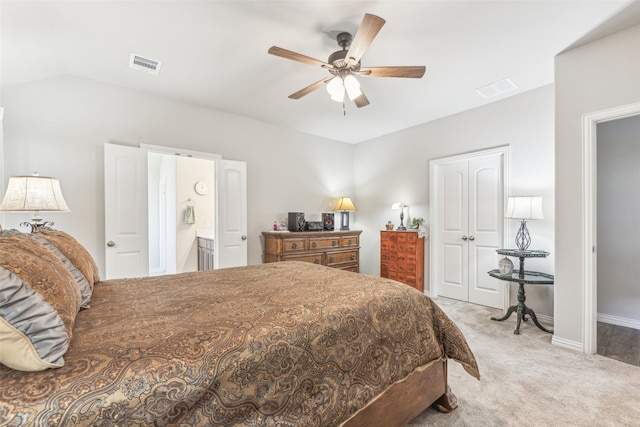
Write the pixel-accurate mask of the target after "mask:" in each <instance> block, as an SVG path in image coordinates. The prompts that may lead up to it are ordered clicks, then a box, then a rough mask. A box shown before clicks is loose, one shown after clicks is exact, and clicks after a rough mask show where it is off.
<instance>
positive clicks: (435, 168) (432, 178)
mask: <svg viewBox="0 0 640 427" xmlns="http://www.w3.org/2000/svg"><path fill="white" fill-rule="evenodd" d="M510 152H511V147H510V146H508V145H505V146H500V147H495V148H489V149H486V150H480V151H473V152H469V153H464V154H458V155H454V156H449V157H441V158H438V159H432V160H429V217H430V218H431V224H430V228H431V237H430V239H429V243H430V249H429V254H430V256H429V265H430V266H431V268H430V274H429V284H430V286H429V295H430V296H438V294H439V287H438V280H437V277H438V272H439V270H438V269H439V268H440V267H439V265H440V254H439V253H438V251H437V250H436V249H437V248H438V246H439V243H440V235H439V233H438V231H437V230H439V228H438V227H439V225H440V218H439V215H438V211H439V209H438V208H439V206H438V201H439V200H440V198H439V196H440V191H439V188H440V180H439V178H438V176H439V174H438V172H439V168H440V166H441V165H443V164H445V163H452V162H459V161H465V160H466V161H468V160H471V159H474V158H476V157H481V156H487V155H502V156H503V158H504V165H503V170H502V185H503V192H502V193H503V197H504V200H503V204H504V206H506V200H507V195H508V194H509V193H508V189H509V177H510V176H511V173H510V166H509V165H510V163H511V162H510ZM502 240H503V247H506V246H505V245H506V244H507V224H506V221H505V223H504V225H503V230H502ZM500 285H502V286H505V292H503V295H504V300H503V302H502V309H503V310H506V309H507V307H509V303H510V298H511V296H510V294H509V292H508V289H509V288H508V285H509V283H500Z"/></svg>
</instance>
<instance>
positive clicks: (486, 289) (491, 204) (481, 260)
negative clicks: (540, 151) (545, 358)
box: [467, 155, 505, 308]
mask: <svg viewBox="0 0 640 427" xmlns="http://www.w3.org/2000/svg"><path fill="white" fill-rule="evenodd" d="M502 163H503V156H501V155H500V156H498V155H494V156H486V157H481V158H478V159H474V160H470V161H469V229H468V233H469V234H468V236H469V237H468V240H467V241H468V243H469V302H472V303H475V304H481V305H486V306H489V307H494V308H502V307H503V301H504V289H505V283H504V282H502V281H501V280H498V279H496V278H493V277H491V276H489V275H488V274H487V272H488V271H490V270H493V269H494V268H496V265H497V262H496V261H497V259H498V256H497V254H496V249H500V247H501V246H502V230H503V221H504V213H503V212H504V211H503V200H504V195H503V188H504V186H503V182H502V171H503V166H502Z"/></svg>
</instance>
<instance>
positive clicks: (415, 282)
mask: <svg viewBox="0 0 640 427" xmlns="http://www.w3.org/2000/svg"><path fill="white" fill-rule="evenodd" d="M380 277H385V278H387V279H393V280H397V281H398V282H402V283H406V284H407V285H409V286H412V287H414V288H416V289H417V290H419V291H420V292H423V291H424V237H423V236H419V235H418V232H417V231H384V230H383V231H380Z"/></svg>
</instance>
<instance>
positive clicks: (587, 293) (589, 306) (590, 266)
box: [582, 103, 640, 354]
mask: <svg viewBox="0 0 640 427" xmlns="http://www.w3.org/2000/svg"><path fill="white" fill-rule="evenodd" d="M637 115H640V103H635V104H629V105H625V106H620V107H615V108H612V109H608V110H603V111H598V112H594V113H591V114H586V115H585V116H583V119H582V141H583V147H584V150H583V156H582V170H583V179H582V185H583V194H584V197H583V206H582V212H583V236H584V238H583V242H584V243H583V245H582V260H583V263H582V264H583V283H584V288H583V318H582V331H583V336H582V346H583V351H584V352H585V353H587V354H595V353H596V352H597V344H598V340H597V320H598V280H597V277H598V269H597V268H598V249H599V247H598V242H597V208H598V202H597V168H596V163H597V126H598V124H601V123H605V122H609V121H612V120H618V119H624V118H627V117H632V116H637Z"/></svg>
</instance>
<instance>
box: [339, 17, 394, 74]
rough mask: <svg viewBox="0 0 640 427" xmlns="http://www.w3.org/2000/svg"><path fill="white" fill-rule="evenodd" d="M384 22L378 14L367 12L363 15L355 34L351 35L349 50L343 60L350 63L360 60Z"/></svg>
mask: <svg viewBox="0 0 640 427" xmlns="http://www.w3.org/2000/svg"><path fill="white" fill-rule="evenodd" d="M385 22H386V21H385V20H384V19H382V18H380V17H379V16H376V15H371V14H369V13H367V14H365V15H364V18H362V22H361V23H360V27H359V28H358V31H356V34H355V36H353V40H352V41H351V46H349V52H348V53H347V56H346V57H345V60H346V61H348V62H349V64H350V65H355V64H357V63H358V62H360V58H362V55H363V54H364V52H365V51H366V50H367V48H368V47H369V45H370V44H371V42H372V41H373V39H374V38H375V37H376V35H377V34H378V32H379V31H380V29H381V28H382V26H383V25H384V23H385Z"/></svg>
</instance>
